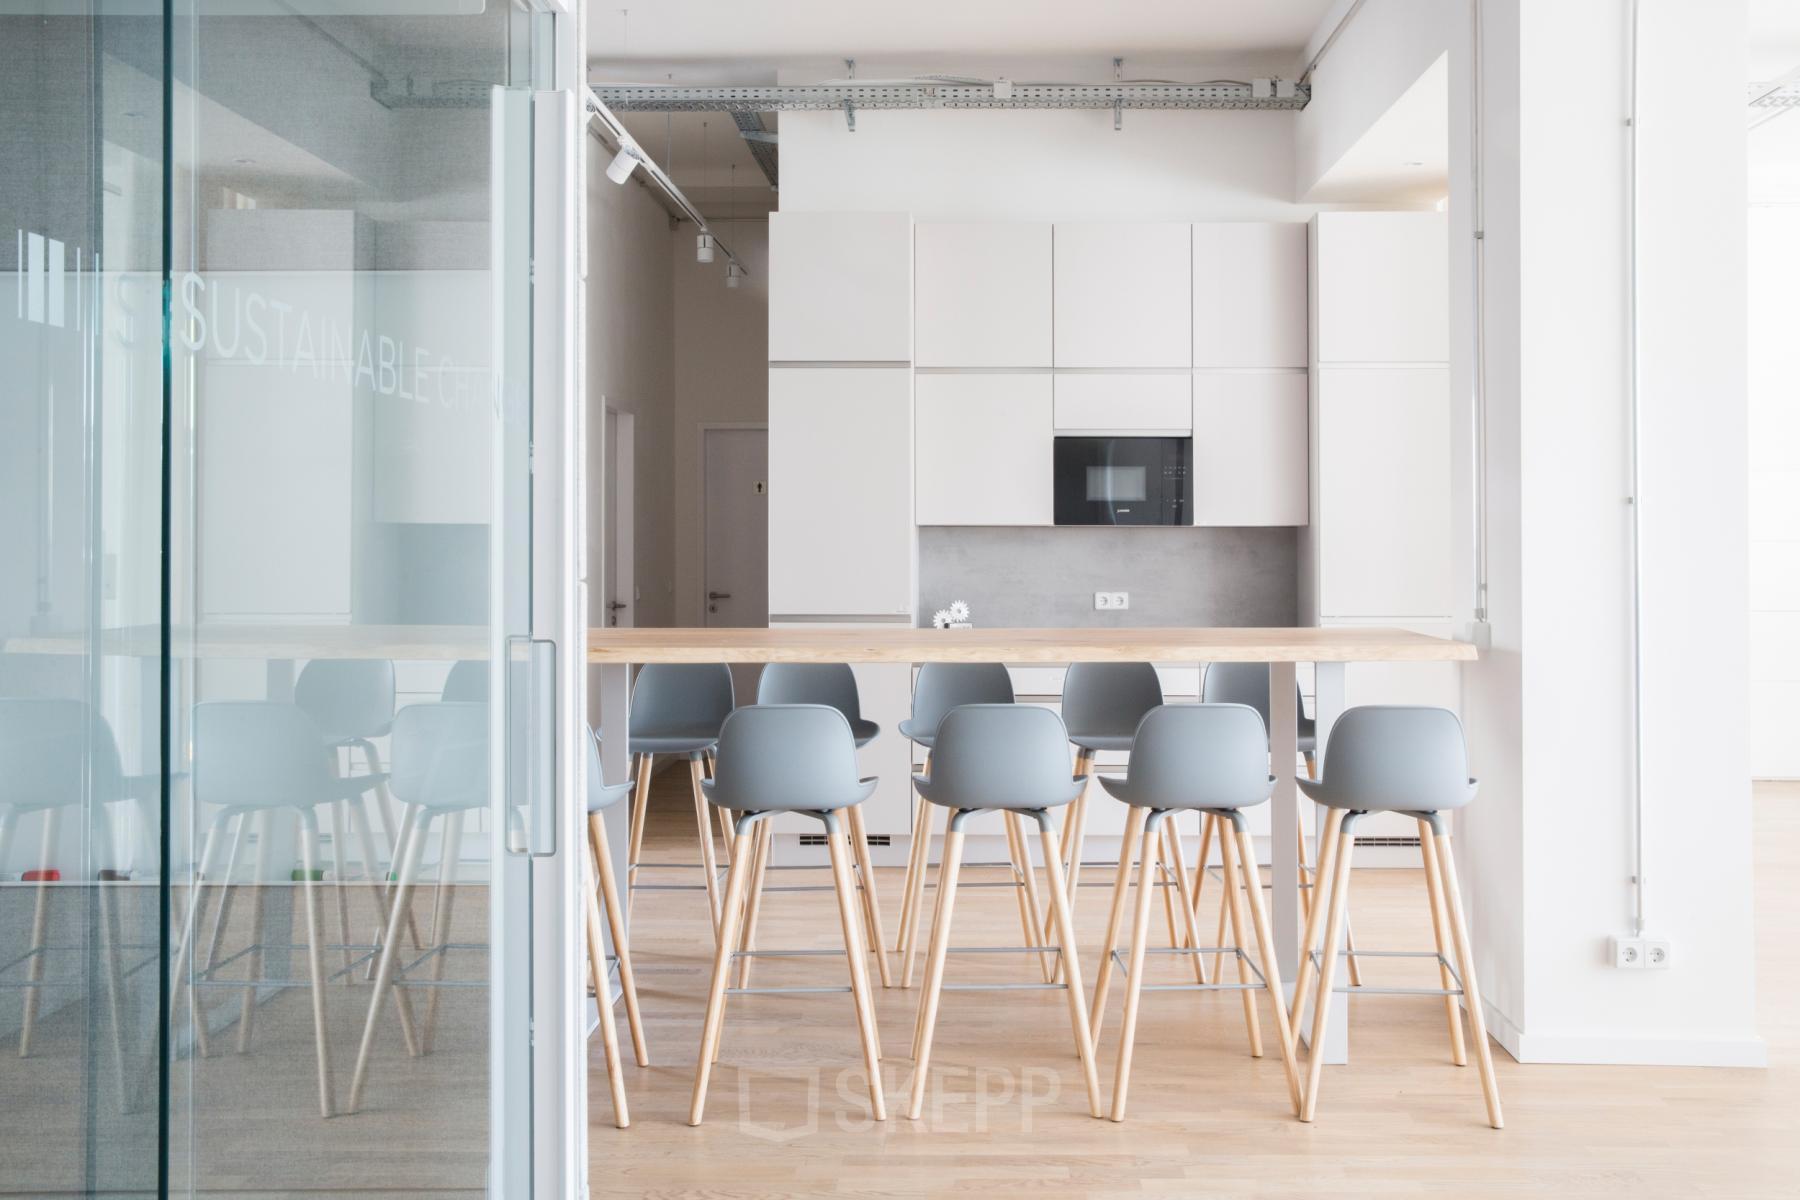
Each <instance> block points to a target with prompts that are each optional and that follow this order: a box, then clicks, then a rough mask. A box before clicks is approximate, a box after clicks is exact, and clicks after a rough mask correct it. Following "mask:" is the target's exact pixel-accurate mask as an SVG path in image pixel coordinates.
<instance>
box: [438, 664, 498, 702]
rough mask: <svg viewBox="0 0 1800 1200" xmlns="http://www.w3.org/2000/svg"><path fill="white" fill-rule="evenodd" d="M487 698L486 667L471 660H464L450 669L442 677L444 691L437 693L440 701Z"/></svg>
mask: <svg viewBox="0 0 1800 1200" xmlns="http://www.w3.org/2000/svg"><path fill="white" fill-rule="evenodd" d="M487 698H488V665H487V663H485V662H483V661H481V660H479V659H473V658H465V659H463V660H462V661H461V662H459V663H457V664H456V665H455V666H453V667H451V668H450V673H449V674H448V675H446V676H444V690H443V691H442V692H441V693H439V699H442V700H486V699H487Z"/></svg>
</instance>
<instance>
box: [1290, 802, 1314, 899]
mask: <svg viewBox="0 0 1800 1200" xmlns="http://www.w3.org/2000/svg"><path fill="white" fill-rule="evenodd" d="M1294 861H1295V862H1297V863H1299V865H1300V916H1301V918H1302V919H1304V918H1305V917H1307V916H1309V915H1310V914H1311V913H1312V901H1313V889H1312V887H1311V886H1310V885H1311V884H1312V882H1313V881H1312V879H1311V877H1310V874H1309V871H1308V868H1307V865H1306V825H1305V824H1304V818H1302V817H1298V816H1297V817H1295V818H1294Z"/></svg>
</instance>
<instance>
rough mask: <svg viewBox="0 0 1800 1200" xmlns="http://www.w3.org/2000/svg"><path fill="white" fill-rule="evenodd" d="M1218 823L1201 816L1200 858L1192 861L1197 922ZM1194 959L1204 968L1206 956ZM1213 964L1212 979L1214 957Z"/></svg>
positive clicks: (1211, 816)
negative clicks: (1208, 861) (1207, 864)
mask: <svg viewBox="0 0 1800 1200" xmlns="http://www.w3.org/2000/svg"><path fill="white" fill-rule="evenodd" d="M1218 823H1219V819H1218V818H1217V817H1215V816H1213V815H1212V814H1211V813H1205V814H1202V816H1201V818H1200V856H1199V857H1198V858H1196V859H1195V860H1194V888H1193V892H1194V919H1195V920H1198V919H1199V918H1200V897H1201V895H1202V894H1203V893H1204V891H1205V889H1206V860H1207V859H1209V858H1211V857H1212V842H1213V830H1214V828H1215V827H1216V826H1217V825H1218ZM1215 944H1216V943H1215ZM1195 957H1196V958H1197V959H1199V960H1200V962H1201V964H1202V966H1204V964H1205V961H1206V956H1205V955H1203V954H1201V955H1196V956H1195ZM1214 963H1215V965H1214V968H1213V971H1212V975H1213V977H1214V978H1216V977H1217V976H1218V967H1217V965H1216V964H1217V957H1216V956H1215V958H1214ZM1202 974H1205V972H1204V971H1203V972H1202Z"/></svg>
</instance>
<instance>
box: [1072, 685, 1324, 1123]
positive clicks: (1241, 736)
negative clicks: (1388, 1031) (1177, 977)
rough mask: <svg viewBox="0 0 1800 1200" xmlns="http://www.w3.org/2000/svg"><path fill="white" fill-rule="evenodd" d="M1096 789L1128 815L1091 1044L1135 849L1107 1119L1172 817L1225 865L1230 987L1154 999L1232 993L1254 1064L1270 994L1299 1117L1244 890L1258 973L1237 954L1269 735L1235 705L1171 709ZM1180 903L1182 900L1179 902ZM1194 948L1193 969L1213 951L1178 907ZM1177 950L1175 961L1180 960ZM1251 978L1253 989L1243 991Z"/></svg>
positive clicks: (1290, 1059) (1126, 1077)
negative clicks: (1201, 833)
mask: <svg viewBox="0 0 1800 1200" xmlns="http://www.w3.org/2000/svg"><path fill="white" fill-rule="evenodd" d="M1100 784H1101V786H1102V787H1104V788H1105V789H1106V790H1107V791H1108V792H1109V793H1111V794H1112V795H1113V796H1115V797H1116V798H1118V799H1119V800H1122V801H1124V802H1125V803H1126V804H1128V805H1130V806H1131V813H1130V821H1129V824H1128V825H1127V826H1126V831H1125V838H1124V841H1123V842H1122V843H1121V844H1120V847H1119V873H1118V875H1117V876H1116V877H1115V878H1114V880H1113V903H1112V915H1111V917H1110V918H1109V919H1108V921H1107V924H1106V941H1105V943H1104V944H1103V946H1102V948H1101V952H1100V966H1099V974H1098V975H1097V977H1096V978H1095V980H1094V1011H1093V1017H1092V1025H1093V1028H1094V1036H1095V1037H1096V1038H1098V1037H1099V1035H1100V1025H1101V1022H1102V1019H1103V1018H1104V1016H1105V1012H1106V993H1107V987H1108V984H1109V983H1110V982H1111V979H1112V968H1113V959H1114V957H1115V956H1116V955H1117V953H1118V952H1117V950H1115V949H1114V947H1115V946H1117V945H1118V940H1119V924H1120V921H1121V918H1122V917H1123V914H1124V911H1125V893H1126V890H1127V888H1128V887H1129V886H1130V883H1131V851H1132V843H1133V842H1134V841H1135V842H1137V843H1138V844H1139V848H1140V853H1139V859H1140V861H1141V863H1142V864H1143V865H1142V866H1141V867H1140V868H1139V870H1138V885H1137V907H1136V908H1135V909H1134V910H1133V917H1132V923H1131V941H1130V943H1129V946H1128V949H1129V952H1130V961H1129V963H1128V966H1127V974H1126V984H1125V1020H1124V1026H1123V1028H1122V1029H1121V1030H1120V1033H1119V1062H1118V1074H1117V1076H1116V1077H1115V1079H1114V1082H1113V1102H1112V1119H1113V1120H1115V1121H1123V1120H1124V1119H1125V1098H1126V1093H1127V1091H1128V1090H1129V1088H1130V1086H1131V1054H1132V1047H1133V1045H1134V1043H1135V1042H1136V1040H1137V1018H1138V1001H1139V997H1140V993H1141V992H1143V991H1144V960H1145V957H1146V954H1147V946H1146V944H1145V943H1146V942H1147V940H1148V938H1149V933H1150V895H1151V888H1152V883H1153V882H1154V877H1153V876H1152V874H1151V863H1152V862H1154V861H1155V851H1154V847H1155V841H1156V831H1157V828H1158V826H1160V825H1162V824H1164V823H1165V822H1166V821H1167V820H1168V818H1169V817H1171V816H1172V815H1174V814H1175V813H1180V812H1200V813H1204V814H1206V815H1207V816H1208V817H1210V818H1211V819H1212V820H1213V822H1214V823H1215V824H1216V826H1217V827H1218V830H1219V850H1220V857H1221V858H1222V859H1223V860H1224V864H1225V899H1226V903H1227V905H1228V907H1229V908H1230V909H1231V925H1232V935H1233V944H1232V946H1231V947H1229V949H1230V950H1231V951H1232V953H1233V955H1234V956H1235V957H1236V959H1237V964H1238V982H1236V983H1234V984H1233V983H1224V982H1213V983H1207V982H1205V981H1204V980H1202V981H1201V982H1198V983H1191V984H1158V985H1156V986H1155V987H1154V988H1153V989H1152V990H1155V991H1238V992H1241V993H1242V995H1243V998H1244V1020H1245V1024H1246V1025H1247V1026H1248V1028H1249V1031H1250V1053H1251V1055H1252V1056H1253V1057H1257V1058H1260V1057H1262V1034H1261V1031H1260V1029H1259V1028H1258V1026H1257V1021H1256V997H1255V996H1254V995H1252V994H1251V993H1252V992H1254V991H1258V990H1260V991H1264V992H1267V993H1268V996H1269V1004H1270V1005H1271V1006H1272V1007H1273V1008H1274V1010H1275V1027H1276V1030H1277V1032H1278V1033H1279V1035H1280V1041H1281V1062H1282V1066H1283V1068H1284V1069H1285V1070H1286V1072H1287V1082H1288V1096H1289V1099H1290V1100H1291V1101H1292V1103H1293V1105H1294V1111H1295V1112H1296V1113H1298V1112H1299V1111H1300V1074H1299V1068H1298V1067H1297V1066H1296V1065H1295V1061H1294V1031H1293V1028H1292V1026H1291V1025H1290V1024H1289V1022H1288V1008H1287V998H1286V996H1285V995H1284V994H1283V992H1282V990H1281V976H1280V968H1279V965H1278V964H1277V962H1276V959H1275V943H1274V940H1273V939H1272V938H1271V937H1270V935H1269V915H1268V912H1267V910H1266V909H1264V907H1263V897H1262V889H1261V888H1260V887H1245V888H1243V889H1242V890H1243V892H1244V894H1245V896H1247V897H1248V907H1249V909H1250V922H1251V925H1252V926H1253V927H1254V930H1255V934H1256V955H1257V960H1258V961H1257V963H1256V964H1255V965H1252V964H1251V962H1250V959H1249V956H1248V955H1247V954H1246V953H1245V952H1244V942H1245V938H1244V913H1243V909H1244V907H1245V904H1244V902H1242V901H1240V900H1239V898H1238V892H1239V887H1238V873H1239V870H1240V868H1241V869H1242V870H1244V871H1253V870H1255V869H1256V865H1255V864H1256V855H1255V852H1254V851H1253V850H1252V848H1251V844H1250V830H1249V826H1248V824H1247V823H1246V822H1245V820H1244V812H1243V810H1244V809H1246V808H1254V807H1256V806H1257V805H1259V804H1263V803H1266V802H1267V801H1268V799H1269V797H1270V795H1271V794H1273V792H1274V790H1275V777H1274V776H1273V775H1271V774H1269V735H1268V729H1267V727H1266V726H1265V725H1264V724H1263V722H1262V718H1261V717H1260V716H1258V715H1257V714H1256V711H1255V710H1254V709H1252V708H1250V707H1248V706H1246V705H1242V704H1199V705H1194V704H1179V705H1176V704H1171V705H1165V706H1164V707H1161V708H1158V709H1155V710H1153V711H1152V712H1150V713H1149V714H1147V715H1146V716H1145V717H1144V720H1143V723H1142V724H1141V725H1139V726H1138V730H1137V738H1136V741H1135V742H1134V743H1133V745H1132V748H1131V761H1130V763H1129V764H1128V765H1127V767H1126V774H1125V777H1124V778H1123V779H1119V778H1115V777H1113V776H1110V775H1109V776H1102V777H1101V780H1100ZM1186 899H1187V897H1186V896H1185V895H1184V896H1183V900H1184V901H1185V900H1186ZM1183 908H1184V909H1185V911H1186V913H1187V918H1188V921H1187V924H1188V935H1189V938H1190V939H1191V941H1192V943H1193V944H1192V945H1190V946H1189V947H1188V948H1186V950H1185V953H1188V954H1192V955H1194V956H1195V958H1196V960H1197V959H1198V958H1199V956H1200V955H1201V954H1202V953H1204V952H1205V951H1206V950H1207V949H1211V947H1201V946H1200V945H1199V944H1198V942H1199V938H1198V931H1197V929H1196V928H1195V922H1196V918H1195V917H1194V912H1193V908H1192V906H1191V905H1187V904H1184V905H1183ZM1183 952H1184V951H1181V950H1178V951H1176V953H1183ZM1252 974H1254V975H1255V976H1256V980H1255V981H1254V982H1252V981H1251V979H1250V976H1251V975H1252Z"/></svg>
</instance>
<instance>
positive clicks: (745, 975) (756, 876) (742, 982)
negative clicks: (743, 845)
mask: <svg viewBox="0 0 1800 1200" xmlns="http://www.w3.org/2000/svg"><path fill="white" fill-rule="evenodd" d="M719 811H720V812H724V811H725V810H724V809H720V810H719ZM774 832H775V818H773V817H769V818H767V819H765V820H763V821H762V822H761V823H760V824H758V825H757V827H756V832H755V834H754V835H753V836H752V837H751V839H750V854H751V856H752V858H751V862H750V885H749V888H748V891H747V894H746V896H745V898H744V925H743V933H742V934H741V935H740V936H739V938H738V949H739V950H740V951H742V952H743V953H744V954H745V955H746V957H744V958H741V959H739V960H738V964H737V968H738V973H737V977H738V982H737V985H738V986H739V987H741V988H747V987H749V986H750V964H751V963H753V962H755V961H756V960H755V959H753V958H750V957H748V955H749V954H750V953H751V952H752V951H754V950H755V949H756V923H757V918H758V917H760V916H761V915H762V895H763V878H764V877H765V876H766V875H767V874H768V871H769V855H770V853H771V852H772V851H773V849H774V847H773V845H772V844H771V843H772V842H773V841H774Z"/></svg>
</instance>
